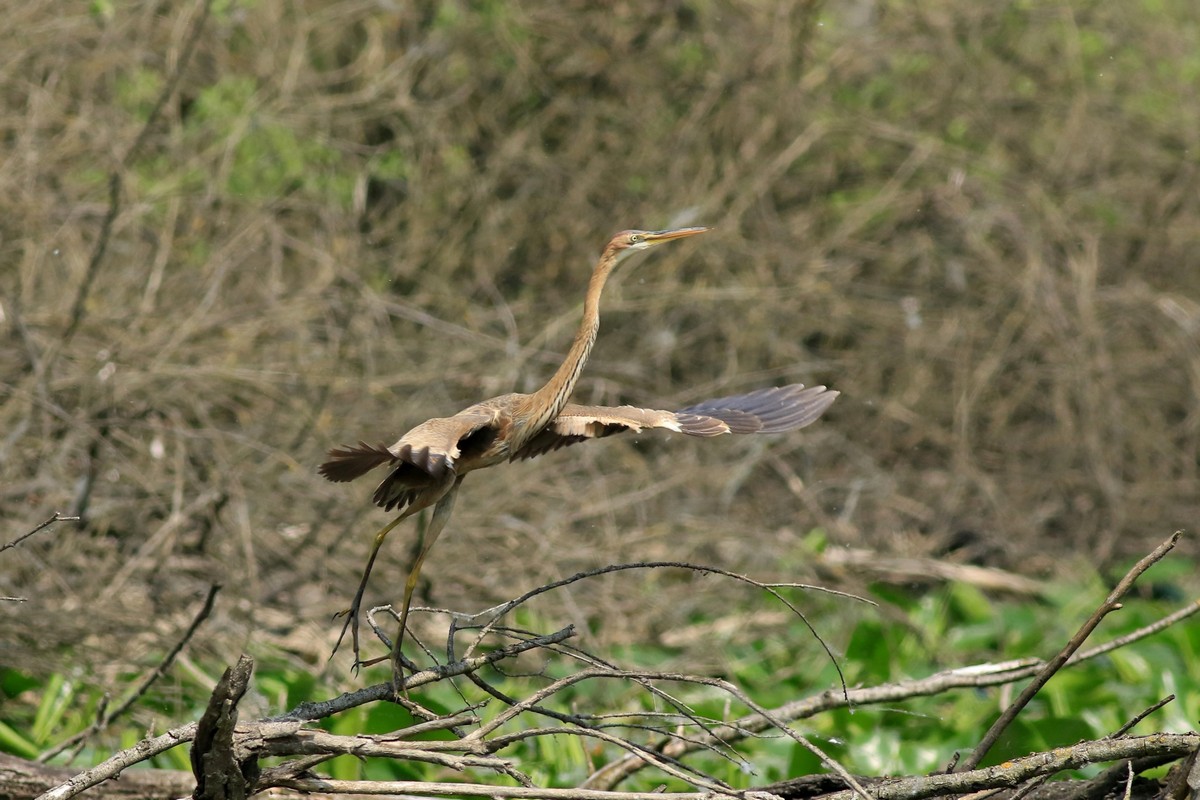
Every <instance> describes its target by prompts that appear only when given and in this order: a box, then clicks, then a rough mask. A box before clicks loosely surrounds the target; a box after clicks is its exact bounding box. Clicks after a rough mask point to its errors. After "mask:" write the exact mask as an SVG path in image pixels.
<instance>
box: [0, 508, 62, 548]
mask: <svg viewBox="0 0 1200 800" xmlns="http://www.w3.org/2000/svg"><path fill="white" fill-rule="evenodd" d="M78 521H79V517H64V516H63V515H61V514H59V513H58V512H57V511H55V512H54V516H52V517H50V519H48V520H46V521H45V522H43V523H41V524H40V525H38V526H37V527H35V528H34V529H33V530H31V531H29V532H28V533H23V534H21V535H20V536H18V537H17V538H15V539H13V540H12V541H11V542H9V543H8V544H5V545H3V546H0V553H3V552H4V551H5V550H8V549H9V548H11V547H16V546H17V545H19V544H20V543H21V542H23V541H25V540H26V539H28V538H29V537H30V536H33V535H34V534H35V533H39V532H41V531H43V530H45V529H46V528H48V527H50V526H51V525H53V524H54V523H56V522H78Z"/></svg>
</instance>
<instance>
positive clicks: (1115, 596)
mask: <svg viewBox="0 0 1200 800" xmlns="http://www.w3.org/2000/svg"><path fill="white" fill-rule="evenodd" d="M1180 535H1181V532H1180V531H1176V532H1175V533H1173V534H1172V535H1171V536H1170V537H1168V538H1167V540H1166V541H1165V542H1163V543H1162V544H1160V545H1159V546H1158V547H1156V548H1154V551H1153V552H1151V553H1150V554H1149V555H1147V556H1146V557H1145V558H1143V559H1141V560H1140V561H1138V562H1137V563H1136V564H1134V565H1133V568H1132V569H1130V570H1129V572H1128V573H1126V575H1125V577H1124V578H1122V579H1121V580H1120V582H1119V583H1118V584H1117V585H1116V587H1114V588H1113V590H1112V591H1111V592H1109V595H1108V597H1106V598H1105V600H1104V602H1103V603H1101V604H1100V607H1099V608H1097V609H1096V611H1095V612H1094V613H1093V614H1092V616H1091V617H1089V618H1088V620H1087V622H1085V623H1084V624H1083V627H1081V628H1080V629H1079V631H1078V632H1077V633H1076V634H1075V635H1074V636H1072V637H1071V640H1070V641H1069V642H1067V645H1066V647H1064V648H1063V649H1062V650H1060V651H1059V653H1058V654H1057V655H1056V656H1054V658H1052V659H1050V661H1049V662H1048V663H1047V664H1046V666H1045V667H1043V668H1042V669H1041V670H1040V671H1039V672H1038V674H1037V676H1035V677H1034V679H1033V680H1032V681H1030V683H1029V685H1028V686H1026V687H1025V688H1024V689H1023V690H1022V691H1021V694H1020V695H1018V696H1017V699H1016V700H1014V701H1013V702H1012V704H1011V705H1009V707H1008V708H1006V709H1005V710H1004V713H1003V714H1001V715H1000V718H999V719H997V720H996V722H995V723H993V725H992V727H991V728H989V729H988V732H987V733H986V734H984V737H983V739H982V740H981V741H980V743H979V744H978V746H976V748H975V750H974V751H973V752H972V753H971V754H970V755H968V756H967V757H966V758H964V759H963V761H962V763H960V764H959V765H958V769H959V770H961V771H964V772H965V771H968V770H973V769H975V767H977V766H979V762H980V761H982V760H983V757H984V756H985V755H987V752H988V751H989V750H991V749H992V746H993V745H994V744H995V743H996V742H997V741H998V740H999V738H1000V735H1001V734H1002V733H1004V730H1005V729H1006V728H1007V727H1008V726H1009V725H1011V724H1012V721H1013V720H1015V719H1016V718H1017V715H1018V714H1020V713H1021V711H1022V709H1024V708H1025V706H1027V705H1028V704H1029V701H1030V700H1032V699H1033V698H1034V696H1035V695H1036V694H1037V693H1038V692H1039V691H1040V690H1041V688H1042V687H1043V686H1045V685H1046V682H1047V681H1049V680H1050V678H1051V677H1053V676H1054V674H1055V673H1056V672H1058V671H1059V670H1060V669H1062V668H1063V666H1064V665H1065V664H1066V663H1067V660H1068V659H1069V658H1070V657H1071V655H1072V654H1073V653H1074V652H1075V651H1076V650H1078V649H1079V648H1080V647H1081V646H1082V645H1083V643H1084V642H1085V641H1086V640H1087V638H1088V636H1090V635H1091V633H1092V631H1094V630H1095V629H1096V626H1097V625H1099V624H1100V622H1101V620H1103V619H1104V618H1105V617H1106V616H1108V615H1109V614H1110V613H1112V612H1113V611H1116V610H1117V609H1118V608H1120V607H1121V603H1120V600H1121V598H1122V597H1124V596H1125V593H1126V592H1128V591H1129V590H1130V589H1131V588H1132V587H1133V584H1134V583H1135V582H1136V581H1137V579H1138V578H1139V577H1141V576H1142V573H1144V572H1145V571H1146V570H1148V569H1150V567H1151V566H1153V565H1154V564H1156V563H1158V561H1160V560H1161V559H1162V558H1163V556H1165V555H1166V554H1167V553H1169V552H1171V550H1172V548H1174V547H1175V543H1176V542H1178V541H1179V537H1180Z"/></svg>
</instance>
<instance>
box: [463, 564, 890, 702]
mask: <svg viewBox="0 0 1200 800" xmlns="http://www.w3.org/2000/svg"><path fill="white" fill-rule="evenodd" d="M663 568H675V569H685V570H690V571H692V572H698V573H701V574H709V573H711V574H714V575H721V576H724V577H726V578H732V579H733V580H735V581H740V582H742V583H747V584H749V585H751V586H754V587H755V588H758V589H761V590H763V591H765V592H767V593H768V594H770V595H771V596H772V597H774V598H775V599H776V600H778V601H779V602H780V603H782V604H783V605H784V606H786V607H787V609H788V610H789V611H791V612H792V614H793V615H795V617H796V618H797V619H799V620H800V621H801V622H802V623H803V624H804V626H805V627H806V628H808V631H809V632H810V633H811V634H812V635H813V638H815V639H816V640H817V642H818V643H819V644H820V645H821V648H822V649H823V650H824V651H825V654H826V655H827V656H828V657H829V661H830V663H832V664H833V668H834V669H835V670H837V674H838V680H839V681H840V682H841V685H842V693H843V694H845V693H846V678H845V676H844V675H843V674H842V667H841V665H840V664H838V661H837V657H836V656H835V655H834V654H833V650H832V649H830V647H829V645H828V644H827V643H826V642H825V640H824V639H823V638H821V634H820V633H818V632H817V629H816V628H815V627H814V626H813V624H812V623H811V622H810V621H809V619H808V617H806V616H805V615H804V612H803V611H801V610H800V609H798V608H796V606H795V605H794V604H793V603H792V602H791V601H789V600H788V599H787V598H786V597H784V596H783V595H782V594H781V593H780V592H779V591H778V590H779V589H783V588H793V589H811V590H815V591H819V592H823V593H826V594H832V595H835V596H837V597H844V598H847V599H850V600H858V601H860V602H863V603H867V604H869V605H878V604H877V603H875V601H873V600H869V599H867V598H865V597H860V596H859V595H854V594H850V593H848V592H840V591H837V590H836V589H828V588H825V587H822V586H814V585H810V584H798V583H763V582H761V581H756V580H754V579H753V578H749V577H747V576H745V575H740V574H738V573H736V572H730V571H729V570H725V569H721V568H720V567H709V566H704V565H703V564H690V563H687V562H685V561H639V562H634V563H630V564H611V565H609V566H606V567H598V568H596V569H590V570H585V571H583V572H577V573H575V574H574V575H571V576H570V577H567V578H563V579H561V580H557V581H554V582H552V583H547V584H544V585H542V586H539V587H537V588H535V589H530V590H529V591H528V592H526V593H525V594H523V595H521V596H520V597H517V598H515V599H513V600H510V601H508V602H507V603H502V604H500V605H498V606H495V607H494V608H489V609H487V610H486V611H483V612H481V613H479V614H475V615H473V616H472V617H471V619H478V618H480V617H483V616H485V615H487V616H490V617H491V619H490V620H489V621H488V622H487V623H486V624H485V625H484V626H483V627H482V628H481V629H480V631H479V634H478V637H477V639H476V642H478V641H481V640H482V639H483V637H484V636H485V635H486V634H487V633H488V632H489V631H491V630H492V629H493V628H494V627H495V625H496V622H497V621H498V620H499V619H500V618H501V617H503V616H504V615H505V614H507V613H508V612H509V611H512V610H513V609H514V608H516V607H518V606H520V605H522V604H524V603H525V602H527V601H528V600H530V599H532V598H534V597H536V596H538V595H540V594H545V593H546V592H550V591H553V590H554V589H559V588H561V587H563V586H567V585H569V584H572V583H575V582H577V581H581V580H586V579H588V578H594V577H596V576H598V575H606V574H608V573H611V572H621V571H624V570H632V569H663ZM474 647H475V645H471V646H469V647H468V648H467V650H466V655H470V653H471V651H472V649H473V648H474Z"/></svg>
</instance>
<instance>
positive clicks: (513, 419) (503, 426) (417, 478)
mask: <svg viewBox="0 0 1200 800" xmlns="http://www.w3.org/2000/svg"><path fill="white" fill-rule="evenodd" d="M707 230H708V228H679V229H676V230H665V231H622V232H621V233H618V234H617V235H616V236H614V237H613V238H612V240H611V241H610V242H609V243H608V245H607V246H606V247H605V248H604V252H603V253H602V254H601V256H600V260H599V261H598V262H597V264H596V267H595V269H594V270H593V271H592V277H591V281H590V282H589V283H588V289H587V295H586V296H585V298H584V303H583V320H582V322H581V323H580V325H579V330H578V331H577V332H576V334H575V340H574V341H573V342H572V343H571V349H570V350H569V351H568V352H567V357H566V359H565V360H564V361H563V363H562V365H561V366H559V368H558V370H557V371H556V372H555V373H554V375H553V377H551V378H550V380H549V382H547V383H546V385H545V386H543V387H542V388H541V389H538V390H537V391H536V392H534V393H533V394H505V395H501V396H500V397H494V398H492V399H491V400H484V401H483V402H482V403H476V404H475V405H473V406H471V407H469V408H466V409H464V410H462V411H460V412H458V413H457V414H455V415H454V416H452V417H439V418H436V419H431V420H428V421H426V422H422V423H421V424H420V425H418V426H416V427H415V428H413V429H412V430H410V431H409V432H408V433H405V434H404V435H403V436H401V437H400V438H399V439H398V440H397V441H396V443H395V444H393V445H391V446H390V447H389V446H385V445H383V444H379V445H369V444H366V443H364V442H359V444H358V445H357V446H353V447H339V448H335V449H333V450H330V451H329V460H328V461H326V462H325V463H324V464H322V465H321V467H320V473H321V475H323V476H324V477H326V478H328V479H329V480H331V481H335V482H343V481H352V480H354V479H355V478H358V477H359V476H361V475H363V474H365V473H366V472H368V471H370V470H372V469H374V468H375V467H379V466H385V465H386V466H387V467H389V469H390V471H389V472H388V474H387V476H386V477H385V478H384V479H383V481H382V482H381V483H380V484H379V486H378V487H377V488H376V489H375V495H374V501H375V504H376V505H378V506H381V507H382V508H384V509H386V510H388V511H391V510H398V511H399V512H400V514H399V515H398V516H397V517H396V518H395V519H394V520H392V521H391V522H389V523H388V524H387V525H386V526H384V527H383V528H382V529H381V530H380V531H379V532H378V533H376V534H375V541H374V544H372V546H371V553H370V556H369V557H368V558H367V566H366V569H365V570H364V571H363V576H362V581H361V582H360V583H359V585H358V591H357V593H355V595H354V600H353V602H352V603H351V604H350V610H349V611H347V612H346V623H345V625H344V626H343V627H342V633H341V636H339V637H338V645H340V644H341V642H342V640H343V639H344V638H345V636H346V631H347V629H349V630H350V631H351V639H352V642H353V646H354V659H355V664H356V665H357V664H359V663H361V662H360V661H359V641H358V616H359V611H360V609H361V605H362V599H363V593H364V592H365V591H366V588H367V579H368V578H369V577H370V575H371V568H372V567H373V566H374V564H375V558H376V556H377V555H378V554H379V548H380V547H381V546H382V545H383V541H384V539H385V538H386V537H387V535H388V533H389V532H390V531H391V530H392V529H393V528H395V527H396V526H397V525H398V524H400V522H401V521H403V520H404V519H406V518H407V517H410V516H412V515H413V514H415V513H417V512H418V511H421V510H422V509H425V508H429V507H430V506H433V517H432V519H431V520H430V521H429V525H428V528H427V529H426V530H425V532H424V535H423V537H422V540H420V541H418V544H417V547H418V550H417V556H416V558H415V559H414V561H413V563H412V566H411V567H410V569H409V573H408V579H407V580H406V581H405V583H404V598H403V605H402V606H401V610H400V629H399V634H398V635H397V637H396V642H395V644H394V645H393V651H392V652H393V658H394V659H395V662H394V663H395V664H396V665H397V666H396V675H397V676H398V675H399V667H398V665H399V663H400V645H401V641H402V639H403V637H404V632H405V628H406V625H407V623H408V612H409V607H410V605H411V603H412V595H413V590H414V589H415V588H416V585H417V580H418V577H419V576H420V573H421V565H422V564H423V563H424V562H425V557H426V556H427V555H428V554H429V550H430V548H432V547H433V544H434V542H435V541H437V538H438V536H439V535H440V534H441V532H442V529H443V528H445V526H446V521H447V520H448V519H449V518H450V513H451V511H452V510H453V508H454V500H455V497H456V496H457V494H458V487H459V485H460V484H461V483H462V480H463V478H464V477H465V476H466V474H467V473H468V472H473V471H474V470H477V469H483V468H484V467H490V466H492V465H494V464H499V463H500V462H502V461H517V460H521V459H526V458H533V457H534V456H539V455H541V454H543V453H548V452H550V451H551V450H557V449H559V448H560V447H566V446H568V445H571V444H575V443H576V442H582V441H585V440H587V439H599V438H601V437H604V436H610V435H612V434H614V433H621V432H623V431H633V432H635V433H636V432H640V431H642V430H646V429H649V428H664V429H666V430H671V431H675V432H677V433H684V434H688V435H689V436H706V437H707V436H719V435H721V434H723V433H781V432H783V431H790V430H795V429H796V428H802V427H804V426H805V425H808V424H809V423H811V422H813V421H815V420H816V419H817V418H818V417H820V416H821V414H822V413H823V412H824V411H825V409H826V408H828V407H829V405H830V404H831V403H832V402H833V401H834V399H835V398H836V397H837V396H838V393H837V392H835V391H830V390H827V389H826V388H825V387H824V386H814V387H812V388H808V389H806V388H804V387H803V386H801V385H799V384H793V385H790V386H781V387H778V388H770V389H759V390H758V391H754V392H750V393H749V394H742V395H736V396H732V397H722V398H719V399H717V400H707V401H705V402H703V403H698V404H696V405H693V406H689V407H688V408H684V409H681V410H679V411H656V410H653V409H647V408H636V407H634V406H617V407H611V408H610V407H604V406H581V405H575V404H573V403H568V402H567V399H568V398H569V397H570V396H571V392H572V390H573V389H574V388H575V384H576V382H577V381H578V380H579V373H580V372H582V371H583V366H584V364H585V363H587V359H588V354H589V353H590V352H591V350H592V345H593V344H595V342H596V332H597V331H598V330H599V328H600V294H601V292H603V290H604V283H605V281H606V280H608V276H609V274H610V273H611V272H612V270H613V268H614V267H615V266H616V265H617V264H618V263H620V262H621V261H622V260H623V259H625V258H626V257H627V256H629V255H631V254H633V253H636V252H638V251H641V250H646V249H649V248H651V247H654V246H656V245H659V244H662V243H664V242H671V241H674V240H676V239H682V238H684V237H687V236H695V235H696V234H698V233H704V232H705V231H707ZM334 649H335V650H336V649H337V648H336V647H335V648H334Z"/></svg>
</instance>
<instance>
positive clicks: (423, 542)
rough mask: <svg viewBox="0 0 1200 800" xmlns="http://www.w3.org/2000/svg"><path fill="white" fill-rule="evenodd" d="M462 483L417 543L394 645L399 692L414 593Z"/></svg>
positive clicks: (440, 505) (394, 675)
mask: <svg viewBox="0 0 1200 800" xmlns="http://www.w3.org/2000/svg"><path fill="white" fill-rule="evenodd" d="M460 483H462V478H459V479H457V480H456V481H455V482H454V485H453V486H451V487H450V490H449V491H448V492H446V493H445V494H444V495H442V498H441V499H440V500H438V502H437V505H436V506H434V508H433V519H431V520H430V521H429V526H428V527H427V528H426V529H425V530H424V531H423V532H422V534H421V538H420V539H419V540H418V542H417V546H418V548H419V549H418V552H417V557H416V559H415V560H414V561H413V564H412V567H410V568H409V570H408V579H407V580H406V581H404V600H403V603H402V604H401V606H400V627H399V630H398V631H397V632H396V641H395V643H394V644H393V645H392V686H393V689H394V690H395V691H397V692H399V691H400V690H401V688H402V687H403V686H404V670H403V667H402V664H401V662H400V658H401V656H400V647H401V645H402V644H403V643H404V632H405V631H406V630H407V629H408V611H409V608H411V606H412V596H413V592H414V591H416V588H417V581H418V580H420V577H421V566H422V565H423V564H424V563H425V556H427V555H429V551H430V550H431V549H432V548H433V544H434V542H436V541H437V538H438V536H440V535H441V533H442V529H443V528H445V527H446V521H447V520H449V519H450V513H451V512H452V511H454V501H455V499H456V498H457V497H458V485H459V484H460Z"/></svg>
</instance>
